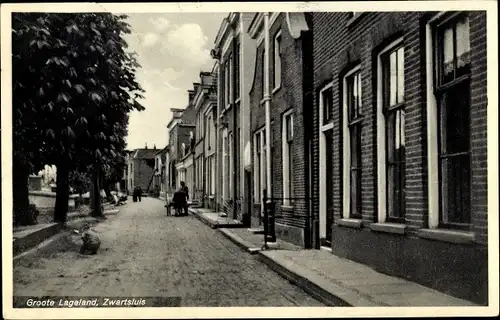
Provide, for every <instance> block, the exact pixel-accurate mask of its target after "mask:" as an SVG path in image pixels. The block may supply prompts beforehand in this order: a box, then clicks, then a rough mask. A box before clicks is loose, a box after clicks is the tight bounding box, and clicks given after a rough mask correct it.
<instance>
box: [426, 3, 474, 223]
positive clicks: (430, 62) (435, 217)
mask: <svg viewBox="0 0 500 320" xmlns="http://www.w3.org/2000/svg"><path fill="white" fill-rule="evenodd" d="M447 14H448V13H447V12H440V13H438V14H436V15H435V16H434V17H432V18H431V19H429V21H428V22H427V24H426V29H425V47H426V55H425V56H426V98H427V114H426V116H427V172H428V188H427V189H428V204H429V207H428V228H429V229H438V228H439V226H440V214H441V213H440V206H439V203H440V201H441V199H440V187H441V184H440V182H439V165H440V163H439V162H440V161H439V139H440V138H441V136H440V132H439V121H440V115H439V107H438V101H437V98H436V95H435V94H434V89H435V88H436V83H435V81H436V73H435V70H437V66H436V63H437V61H436V59H435V52H436V50H437V48H436V46H435V42H434V34H435V28H434V27H433V24H434V22H435V21H436V20H438V19H440V18H442V17H443V16H444V15H447ZM459 14H460V13H456V14H453V15H450V16H449V17H447V20H448V19H453V18H455V17H456V16H458V15H459ZM469 32H470V31H469Z"/></svg>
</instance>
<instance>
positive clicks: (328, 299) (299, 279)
mask: <svg viewBox="0 0 500 320" xmlns="http://www.w3.org/2000/svg"><path fill="white" fill-rule="evenodd" d="M257 257H258V259H259V260H260V261H261V262H263V263H264V264H266V265H267V266H268V267H269V269H271V270H273V271H274V272H276V273H277V274H279V275H280V276H282V277H283V278H285V279H286V280H288V281H289V282H290V283H292V284H294V285H296V286H297V287H299V288H301V289H302V290H304V291H305V292H307V293H309V294H310V295H311V296H313V297H314V298H315V299H317V300H319V301H320V302H322V303H324V304H326V305H327V306H334V307H351V306H352V305H351V304H349V303H348V302H346V301H344V300H343V299H341V298H339V297H337V296H336V295H333V294H332V293H330V292H329V291H327V290H325V289H323V288H321V287H320V286H318V285H317V284H315V283H313V282H312V281H310V280H309V279H307V278H306V277H304V276H301V275H299V274H298V272H294V271H292V270H290V268H287V267H286V266H284V265H282V264H281V263H279V262H277V261H276V260H274V259H272V258H270V257H268V256H267V255H266V254H265V253H264V252H259V253H258V256H257Z"/></svg>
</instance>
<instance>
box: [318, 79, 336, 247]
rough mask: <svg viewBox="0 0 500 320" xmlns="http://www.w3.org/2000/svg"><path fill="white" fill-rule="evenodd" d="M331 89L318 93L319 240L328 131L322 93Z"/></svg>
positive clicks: (323, 219) (323, 221) (323, 215)
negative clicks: (324, 119)
mask: <svg viewBox="0 0 500 320" xmlns="http://www.w3.org/2000/svg"><path fill="white" fill-rule="evenodd" d="M332 87H333V82H330V83H329V84H327V85H326V86H325V87H323V89H321V91H320V92H319V104H318V108H319V177H320V179H319V237H320V239H324V238H326V228H327V226H326V211H327V208H326V198H325V196H324V195H325V194H326V180H325V179H324V178H325V177H326V158H325V156H326V139H325V135H324V134H323V131H325V130H327V129H329V128H326V129H325V127H328V126H330V124H329V125H327V126H322V123H323V117H324V115H323V92H325V91H326V90H328V89H330V88H332ZM331 128H333V123H331Z"/></svg>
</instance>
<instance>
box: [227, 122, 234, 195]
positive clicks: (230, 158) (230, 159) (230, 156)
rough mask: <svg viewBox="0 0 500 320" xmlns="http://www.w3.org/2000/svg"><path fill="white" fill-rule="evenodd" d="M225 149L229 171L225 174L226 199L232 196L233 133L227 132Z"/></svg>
mask: <svg viewBox="0 0 500 320" xmlns="http://www.w3.org/2000/svg"><path fill="white" fill-rule="evenodd" d="M227 150H228V156H227V159H228V167H229V170H228V171H229V172H228V175H227V180H228V183H227V186H228V199H231V198H232V197H233V174H234V164H233V133H232V132H231V133H229V135H228V138H227Z"/></svg>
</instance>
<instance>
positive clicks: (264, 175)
mask: <svg viewBox="0 0 500 320" xmlns="http://www.w3.org/2000/svg"><path fill="white" fill-rule="evenodd" d="M261 134H262V137H261V140H262V151H261V153H262V165H261V171H262V172H261V177H262V178H261V180H262V192H264V190H266V194H267V195H269V190H267V156H268V154H267V147H266V130H262V131H261ZM262 192H261V196H262Z"/></svg>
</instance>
